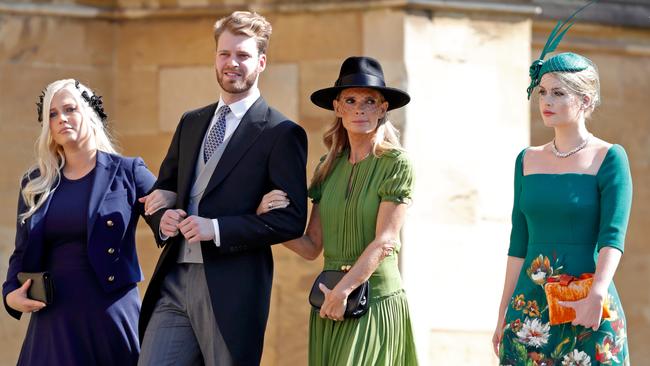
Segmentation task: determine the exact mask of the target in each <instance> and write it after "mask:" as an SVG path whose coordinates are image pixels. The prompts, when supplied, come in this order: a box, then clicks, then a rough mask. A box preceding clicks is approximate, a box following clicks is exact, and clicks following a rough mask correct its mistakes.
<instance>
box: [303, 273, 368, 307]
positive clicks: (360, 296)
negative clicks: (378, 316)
mask: <svg viewBox="0 0 650 366" xmlns="http://www.w3.org/2000/svg"><path fill="white" fill-rule="evenodd" d="M345 274H346V272H343V271H323V272H321V273H320V274H319V275H318V277H316V280H315V281H314V284H313V285H312V286H311V291H310V292H309V303H310V304H311V306H313V307H315V308H316V309H320V307H321V306H322V305H323V301H324V300H325V295H324V294H323V292H322V291H321V290H320V288H319V287H318V284H319V283H322V284H323V285H325V286H327V288H329V289H330V290H331V289H333V288H334V287H335V286H336V284H337V283H339V281H340V280H341V278H343V276H345ZM369 300H370V286H369V284H368V281H366V282H364V283H362V284H361V285H360V286H359V287H357V288H356V289H354V291H352V293H351V294H350V296H348V304H347V307H346V309H345V313H344V314H343V317H344V318H360V317H362V316H363V315H364V314H365V313H366V312H368V307H369V306H370V301H369Z"/></svg>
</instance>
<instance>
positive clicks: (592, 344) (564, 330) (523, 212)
mask: <svg viewBox="0 0 650 366" xmlns="http://www.w3.org/2000/svg"><path fill="white" fill-rule="evenodd" d="M525 152H526V151H525V150H524V151H522V152H521V154H519V156H518V157H517V163H516V167H515V200H514V207H513V212H512V233H511V238H510V249H509V251H508V255H509V256H513V257H520V258H524V264H523V267H522V270H521V273H520V276H519V279H518V282H517V285H516V288H515V290H514V293H513V296H512V299H511V302H510V304H509V306H508V309H507V312H506V327H505V329H504V333H503V338H502V343H501V350H500V363H501V365H513V366H529V365H532V366H535V365H555V366H558V365H562V366H597V365H629V364H630V361H629V356H628V347H627V337H626V335H627V333H626V322H625V316H624V314H623V308H622V307H621V303H620V301H619V297H618V294H617V293H616V288H615V287H614V283H612V284H611V285H610V287H609V305H608V306H609V311H610V314H611V317H610V318H609V319H604V320H603V321H602V322H601V325H600V328H599V329H598V330H597V331H593V330H592V329H590V328H589V329H587V328H584V327H582V326H572V325H571V323H567V324H561V325H555V326H551V325H550V324H549V318H548V307H547V301H546V296H545V293H544V288H543V286H544V284H545V283H546V282H547V280H548V278H549V277H550V276H553V275H558V274H568V275H572V276H576V277H578V276H580V275H581V274H583V273H594V272H595V270H596V263H597V260H598V252H599V250H600V249H601V248H603V247H613V248H616V249H618V250H620V251H623V246H624V242H625V232H626V229H627V223H628V218H629V213H630V206H631V202H632V180H631V177H630V170H629V164H628V160H627V155H626V154H625V150H624V149H623V147H621V146H620V145H613V146H612V147H611V148H610V149H609V151H608V152H607V155H606V156H605V159H604V161H603V163H602V165H601V167H600V169H599V170H598V173H597V174H596V175H589V174H577V173H566V174H529V175H525V176H524V175H523V171H522V169H523V166H522V163H523V157H524V154H525Z"/></svg>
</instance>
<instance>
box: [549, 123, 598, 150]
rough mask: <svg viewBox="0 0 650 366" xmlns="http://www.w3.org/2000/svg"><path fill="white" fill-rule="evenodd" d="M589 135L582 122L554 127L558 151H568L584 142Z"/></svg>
mask: <svg viewBox="0 0 650 366" xmlns="http://www.w3.org/2000/svg"><path fill="white" fill-rule="evenodd" d="M589 135H590V133H589V131H587V127H586V126H585V124H584V122H582V123H577V124H572V125H569V126H562V127H555V146H556V147H557V149H558V150H559V151H570V150H572V149H574V148H575V147H576V146H579V145H580V144H582V143H583V142H585V140H586V139H587V138H589Z"/></svg>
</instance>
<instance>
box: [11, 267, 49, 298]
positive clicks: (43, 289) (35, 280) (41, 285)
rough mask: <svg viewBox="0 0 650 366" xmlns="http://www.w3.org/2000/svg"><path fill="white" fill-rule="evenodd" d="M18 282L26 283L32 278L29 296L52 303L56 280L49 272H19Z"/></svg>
mask: <svg viewBox="0 0 650 366" xmlns="http://www.w3.org/2000/svg"><path fill="white" fill-rule="evenodd" d="M17 277H18V282H20V284H21V285H22V284H24V283H25V282H26V281H27V280H29V279H31V280H32V284H31V285H29V290H28V292H27V297H29V298H30V299H32V300H37V301H41V302H44V303H45V304H46V305H50V304H51V303H52V301H54V282H53V281H52V276H50V273H49V272H18V276H17Z"/></svg>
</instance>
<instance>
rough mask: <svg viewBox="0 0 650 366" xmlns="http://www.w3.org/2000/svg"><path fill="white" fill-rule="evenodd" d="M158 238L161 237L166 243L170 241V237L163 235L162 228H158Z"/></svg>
mask: <svg viewBox="0 0 650 366" xmlns="http://www.w3.org/2000/svg"><path fill="white" fill-rule="evenodd" d="M158 236H160V240H162V241H165V240H167V239H169V236H167V235H165V234H163V233H162V231H161V230H160V228H158Z"/></svg>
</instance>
